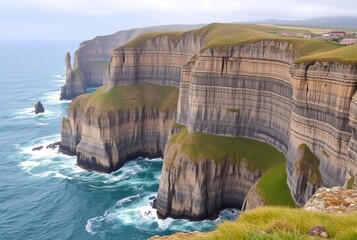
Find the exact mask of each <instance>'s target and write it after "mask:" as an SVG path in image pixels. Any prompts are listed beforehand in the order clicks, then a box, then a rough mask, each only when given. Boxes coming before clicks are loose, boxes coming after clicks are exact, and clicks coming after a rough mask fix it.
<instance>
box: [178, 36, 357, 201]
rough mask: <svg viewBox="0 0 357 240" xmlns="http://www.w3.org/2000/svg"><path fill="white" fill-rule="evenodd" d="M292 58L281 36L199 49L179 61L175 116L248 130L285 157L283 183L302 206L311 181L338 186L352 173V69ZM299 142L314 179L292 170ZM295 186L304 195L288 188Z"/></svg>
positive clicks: (237, 132)
mask: <svg viewBox="0 0 357 240" xmlns="http://www.w3.org/2000/svg"><path fill="white" fill-rule="evenodd" d="M295 57H296V53H295V52H294V48H293V45H290V44H289V43H288V42H280V41H277V42H274V41H259V42H257V43H252V44H243V45H241V46H240V47H231V48H229V49H228V50H227V51H223V52H222V51H217V50H214V49H210V50H206V51H204V52H202V53H201V54H200V55H199V56H198V57H196V59H195V61H192V62H191V63H190V64H187V65H186V66H185V67H184V68H183V71H182V80H181V83H180V95H179V104H178V116H177V120H178V122H179V123H180V124H183V125H185V126H187V128H188V129H189V131H190V132H206V133H212V134H218V135H225V136H246V137H249V138H253V139H258V140H261V141H264V142H267V143H270V144H271V145H273V146H275V147H276V148H277V149H279V150H280V151H282V152H283V153H284V154H285V155H286V157H287V162H288V165H287V171H288V184H289V187H290V189H291V191H292V195H295V199H294V200H295V202H296V203H297V204H298V205H300V206H301V205H303V204H304V203H305V201H306V200H307V199H308V198H309V197H311V195H312V194H313V192H314V191H315V190H316V189H317V187H319V186H334V185H340V186H342V185H343V184H344V182H345V181H346V180H347V179H348V176H346V174H347V172H350V173H349V176H354V175H355V174H356V162H355V161H354V160H353V159H354V158H353V154H354V152H355V151H354V150H351V149H352V148H353V147H354V140H353V139H354V138H353V137H352V138H351V129H350V126H351V125H353V124H354V123H353V121H351V120H353V118H352V119H351V115H352V117H353V116H354V115H353V114H351V113H350V111H351V108H350V102H351V100H352V97H353V95H354V93H355V91H356V84H357V70H356V69H357V68H356V66H354V65H348V64H347V65H344V64H341V63H328V62H326V63H325V62H311V63H302V64H294V63H293V61H294V59H295ZM352 132H353V131H352ZM301 144H306V145H307V147H308V148H309V149H311V151H312V152H313V154H315V155H316V157H317V159H319V160H320V165H319V166H318V169H319V172H320V174H321V182H320V183H319V184H317V185H311V184H309V183H308V179H306V176H305V177H304V174H303V172H299V171H295V170H294V168H295V166H296V163H297V161H299V153H298V152H299V150H298V148H299V146H300V145H301ZM348 151H349V153H348ZM347 153H348V155H349V156H351V157H350V158H351V159H349V158H348V155H347ZM346 170H347V172H346ZM294 171H295V172H294ZM304 186H305V187H306V188H305V187H304ZM299 188H300V189H301V188H304V190H303V192H304V194H303V195H305V193H306V195H305V196H304V197H303V198H300V197H299V198H298V197H297V196H298V195H299V194H296V192H295V190H293V189H299ZM298 192H299V191H298ZM299 196H300V195H299Z"/></svg>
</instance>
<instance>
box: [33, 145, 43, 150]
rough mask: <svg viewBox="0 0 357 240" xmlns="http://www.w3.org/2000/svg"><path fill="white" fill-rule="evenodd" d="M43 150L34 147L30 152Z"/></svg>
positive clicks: (40, 147)
mask: <svg viewBox="0 0 357 240" xmlns="http://www.w3.org/2000/svg"><path fill="white" fill-rule="evenodd" d="M42 148H43V146H39V147H35V148H32V151H40V150H41V149H42Z"/></svg>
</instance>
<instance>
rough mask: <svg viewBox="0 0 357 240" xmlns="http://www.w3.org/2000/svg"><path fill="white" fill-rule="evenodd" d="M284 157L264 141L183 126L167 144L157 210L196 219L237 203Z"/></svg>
mask: <svg viewBox="0 0 357 240" xmlns="http://www.w3.org/2000/svg"><path fill="white" fill-rule="evenodd" d="M198 145H199V146H205V147H206V148H202V149H201V148H199V147H198ZM284 160H285V159H284V157H283V155H282V154H281V153H279V152H278V151H277V150H276V149H274V148H273V147H271V146H269V145H268V144H266V143H262V142H258V141H254V140H249V139H245V138H229V137H223V136H215V135H210V134H204V133H193V134H190V133H188V131H187V129H182V130H181V131H180V132H179V133H177V134H176V135H174V136H173V137H172V138H171V139H170V140H169V142H168V144H167V145H166V149H165V155H164V164H163V169H162V175H161V178H160V188H159V191H158V197H157V200H156V206H157V212H158V215H159V217H162V218H166V217H168V216H170V217H174V218H175V217H176V218H182V217H185V218H188V219H191V220H201V219H206V218H216V217H217V216H218V213H219V211H220V210H221V209H223V208H225V207H237V208H241V207H242V204H243V201H244V198H245V196H246V195H247V193H248V191H249V189H250V188H251V187H252V186H253V184H254V183H255V182H256V180H257V179H258V178H259V177H261V176H262V174H263V173H264V172H265V171H266V170H267V169H269V168H271V167H273V166H275V165H277V164H279V163H281V162H284Z"/></svg>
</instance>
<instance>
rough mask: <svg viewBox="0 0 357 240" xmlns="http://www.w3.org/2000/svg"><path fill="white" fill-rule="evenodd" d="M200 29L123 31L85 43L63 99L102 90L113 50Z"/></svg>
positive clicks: (63, 90) (80, 48)
mask: <svg viewBox="0 0 357 240" xmlns="http://www.w3.org/2000/svg"><path fill="white" fill-rule="evenodd" d="M200 26H202V25H167V26H157V27H147V28H138V29H131V30H124V31H119V32H117V33H115V34H112V35H107V36H98V37H95V38H94V39H92V40H88V41H84V42H82V43H81V44H80V47H79V49H78V50H77V51H76V52H75V55H74V61H73V70H74V71H76V72H75V73H77V75H75V76H73V77H71V78H68V77H67V80H66V84H65V85H64V86H63V87H62V89H61V99H73V98H75V97H76V96H78V95H80V94H83V93H85V92H86V88H90V87H99V86H101V85H102V84H103V81H104V79H106V78H107V77H108V66H109V63H110V59H111V57H112V55H113V50H114V49H115V48H117V47H119V46H121V45H123V44H125V43H127V42H129V41H130V40H132V39H135V38H136V37H138V36H139V35H141V34H143V33H148V32H167V31H185V30H189V29H195V28H198V27H200ZM66 65H67V64H66ZM67 69H68V68H67ZM71 71H72V68H71ZM67 72H68V70H67ZM67 75H68V73H67ZM72 75H73V74H72Z"/></svg>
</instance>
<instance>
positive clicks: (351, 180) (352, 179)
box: [346, 177, 355, 189]
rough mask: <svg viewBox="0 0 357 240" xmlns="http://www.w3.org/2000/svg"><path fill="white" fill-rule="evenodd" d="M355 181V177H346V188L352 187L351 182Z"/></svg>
mask: <svg viewBox="0 0 357 240" xmlns="http://www.w3.org/2000/svg"><path fill="white" fill-rule="evenodd" d="M354 181H355V177H351V178H350V179H348V181H347V186H346V187H347V189H352V188H353V183H354Z"/></svg>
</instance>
